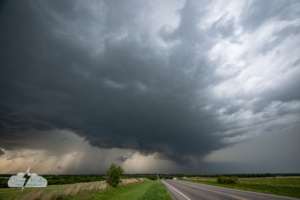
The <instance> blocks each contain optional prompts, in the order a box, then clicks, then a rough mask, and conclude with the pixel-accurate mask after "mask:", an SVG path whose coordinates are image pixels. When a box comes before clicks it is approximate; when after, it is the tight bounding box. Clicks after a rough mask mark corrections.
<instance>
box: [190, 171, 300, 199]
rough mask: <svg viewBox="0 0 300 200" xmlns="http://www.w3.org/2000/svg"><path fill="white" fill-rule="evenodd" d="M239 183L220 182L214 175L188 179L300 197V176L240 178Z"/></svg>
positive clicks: (208, 183)
mask: <svg viewBox="0 0 300 200" xmlns="http://www.w3.org/2000/svg"><path fill="white" fill-rule="evenodd" d="M238 180H239V183H237V184H220V183H218V182H217V178H213V177H192V178H189V179H188V180H186V181H190V182H195V183H203V184H207V185H215V186H221V187H227V188H235V189H241V190H248V191H255V192H262V193H268V194H276V195H283V196H290V197H300V177H299V176H297V177H264V178H239V179H238Z"/></svg>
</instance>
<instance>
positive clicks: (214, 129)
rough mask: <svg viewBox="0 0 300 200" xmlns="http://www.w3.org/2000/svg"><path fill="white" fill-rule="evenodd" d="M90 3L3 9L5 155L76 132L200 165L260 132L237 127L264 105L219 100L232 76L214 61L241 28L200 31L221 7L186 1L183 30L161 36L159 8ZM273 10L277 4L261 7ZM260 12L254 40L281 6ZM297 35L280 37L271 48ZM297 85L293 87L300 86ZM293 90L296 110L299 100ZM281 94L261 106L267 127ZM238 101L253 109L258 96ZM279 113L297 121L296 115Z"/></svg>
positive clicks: (251, 25) (229, 25) (107, 144)
mask: <svg viewBox="0 0 300 200" xmlns="http://www.w3.org/2000/svg"><path fill="white" fill-rule="evenodd" d="M90 3H91V4H86V5H84V3H83V2H81V1H27V2H25V1H22V2H17V1H10V2H7V3H6V4H4V5H5V6H4V8H3V9H2V11H1V13H0V25H1V27H2V28H1V32H0V42H1V44H2V45H1V47H0V54H1V73H0V81H1V93H0V99H1V100H0V106H1V109H2V111H1V123H2V126H1V135H2V136H1V139H0V140H1V145H2V147H3V148H8V146H10V147H11V148H20V146H19V145H23V146H24V147H25V148H46V147H42V146H35V147H33V146H34V145H33V146H30V145H26V142H25V143H23V144H21V143H19V144H18V143H16V142H15V143H14V142H12V141H14V140H16V138H18V137H19V136H22V137H21V138H22V139H24V140H26V136H31V138H34V135H38V131H45V130H53V129H69V130H72V131H73V132H75V133H77V134H79V135H80V136H83V137H84V138H85V139H86V140H88V141H89V143H90V144H92V145H93V146H98V147H101V148H125V149H136V150H139V151H140V152H141V154H144V155H148V154H152V153H155V152H160V153H162V154H163V155H161V156H162V157H164V158H168V159H172V160H176V161H183V160H187V161H191V160H193V159H195V158H201V157H202V156H204V155H206V154H208V153H209V152H211V151H213V150H217V149H220V148H223V147H226V146H227V145H228V143H224V140H226V139H228V137H229V138H234V137H236V136H237V137H238V136H243V135H247V134H248V133H249V132H251V131H250V130H251V126H250V124H249V125H248V126H246V128H244V129H241V127H243V126H244V125H245V124H243V123H242V122H240V121H234V122H233V121H230V120H232V119H233V118H234V117H236V116H239V115H242V114H243V113H242V110H243V108H244V107H247V109H248V108H249V109H250V110H252V109H253V110H255V109H254V108H253V107H255V105H254V104H252V103H251V105H247V104H246V103H245V105H241V104H234V103H233V101H232V100H231V99H221V100H220V99H217V100H216V99H214V97H213V95H212V93H211V91H210V89H211V88H213V87H214V86H217V85H219V84H222V82H223V81H225V79H226V78H228V77H230V76H227V77H225V78H224V76H220V75H218V74H217V73H216V72H215V71H216V70H217V68H218V67H219V65H218V64H220V63H219V61H218V60H217V61H211V59H209V58H208V56H207V52H208V51H210V50H211V49H212V48H213V46H214V45H216V44H217V43H218V41H219V39H220V38H221V39H227V38H231V39H236V38H235V37H236V33H235V30H236V29H237V25H236V23H237V21H236V20H237V19H235V18H234V17H228V16H227V15H226V14H223V15H221V16H220V18H218V19H217V20H215V22H214V23H212V24H211V25H210V26H209V27H207V28H205V29H204V28H199V24H205V23H206V22H205V20H204V19H205V16H206V15H208V14H209V13H210V10H209V9H207V7H209V6H212V4H210V3H209V2H206V3H204V2H201V3H199V2H197V1H187V2H186V3H185V4H184V6H183V8H182V9H181V10H179V11H177V12H178V16H179V18H180V20H179V24H178V26H177V27H175V28H174V29H169V28H168V27H167V26H159V27H155V28H153V27H154V26H155V24H154V25H153V24H151V22H152V21H151V20H152V18H151V17H150V14H151V12H152V11H153V10H155V9H154V8H152V7H151V5H150V3H149V2H144V3H143V4H142V3H140V2H135V1H129V2H126V3H125V2H123V1H122V2H115V1H104V2H94V1H91V2H90ZM267 3H268V5H274V3H272V2H265V3H261V4H267ZM256 4H259V3H258V2H254V3H253V4H251V5H249V7H250V8H249V9H247V10H248V11H249V12H245V14H243V20H242V26H243V28H244V31H247V30H251V31H252V30H254V29H256V28H257V27H259V26H261V25H262V23H263V22H264V21H266V20H268V19H270V18H272V16H275V15H277V14H278V13H277V12H275V11H278V9H279V8H278V9H277V4H276V6H275V7H274V8H273V7H272V9H271V11H270V12H269V13H265V12H262V10H261V9H264V7H267V6H262V7H261V5H256ZM133 8H135V10H133ZM289 8H290V7H289V6H288V7H285V8H284V9H289ZM280 10H282V9H280ZM286 12H287V11H285V10H283V11H282V12H280V14H278V15H279V18H280V19H284V20H288V19H292V16H293V15H297V13H298V12H297V11H294V12H290V13H289V14H286V15H284V13H286ZM257 13H258V14H257ZM298 16H299V15H298ZM255 18H259V19H255ZM152 28H153V29H155V30H156V32H153V31H152ZM298 30H299V28H298V27H294V29H293V28H288V29H286V30H282V31H278V32H277V33H276V34H278V37H277V40H274V41H273V42H272V43H270V44H269V46H270V47H269V48H270V49H272V48H274V47H275V46H278V45H279V44H281V43H282V42H283V41H284V38H286V37H288V36H290V35H293V34H294V35H295V34H298ZM236 40H238V39H236ZM159 41H160V42H159ZM160 43H164V45H163V46H162V45H161V44H160ZM263 51H267V49H265V50H262V52H263ZM291 63H296V61H293V62H291ZM298 66H299V64H296V67H298ZM295 80H297V79H296V78H293V79H291V80H287V81H288V83H289V84H290V85H291V87H295V86H296V85H297V83H296V81H295ZM281 88H283V89H282V91H286V90H285V89H284V87H281ZM294 89H295V90H293V91H292V92H290V93H291V94H293V95H294V96H293V98H292V97H291V98H288V99H287V102H289V101H291V100H292V99H293V100H299V92H296V88H294ZM272 95H273V93H272V92H270V93H267V94H266V95H264V97H265V96H266V97H265V98H262V99H261V100H259V102H262V103H257V107H259V106H261V105H262V104H263V102H265V105H264V106H262V108H261V109H256V110H257V113H260V115H259V116H258V118H259V117H260V116H261V115H263V108H266V107H268V106H269V107H270V102H272V101H273V100H280V98H286V97H282V95H284V94H282V95H280V94H278V95H279V96H278V97H276V98H275V97H272ZM285 96H286V95H285ZM234 98H235V97H233V98H232V99H234ZM239 98H242V99H243V100H245V101H248V100H249V101H252V100H253V99H251V98H252V97H251V95H241V96H239ZM295 105H296V108H298V107H297V105H298V104H295ZM276 106H277V107H282V109H283V111H285V112H287V113H288V114H290V113H291V112H290V110H291V109H290V110H289V108H287V106H285V107H284V106H283V105H282V106H280V105H276ZM276 106H275V107H276ZM277 107H276V108H277ZM222 109H224V110H223V111H222ZM295 110H297V109H295ZM282 113H284V112H282ZM276 114H278V112H276ZM230 116H231V117H230ZM232 116H234V117H232ZM278 116H281V115H278ZM254 117H255V116H254ZM270 118H271V117H266V121H269V120H270ZM234 119H235V118H234ZM236 119H238V118H236ZM255 120H256V118H255V119H254V120H253V121H254V125H253V126H254V127H256V129H260V128H259V127H260V124H261V123H262V122H256V121H255ZM296 121H297V120H296ZM270 126H271V125H270ZM257 127H258V128H257ZM264 129H266V128H265V127H262V130H264ZM28 130H36V132H33V133H30V131H28ZM222 133H228V134H229V135H226V134H225V135H224V134H222ZM8 143H10V145H7V144H8ZM29 144H32V143H29ZM49 148H50V147H49ZM127 159H128V158H125V157H120V159H119V160H120V161H121V162H122V161H123V162H124V161H125V160H127Z"/></svg>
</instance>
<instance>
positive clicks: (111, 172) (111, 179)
mask: <svg viewBox="0 0 300 200" xmlns="http://www.w3.org/2000/svg"><path fill="white" fill-rule="evenodd" d="M123 174H124V170H123V169H122V168H121V167H120V166H117V165H115V164H114V163H113V164H111V166H110V168H109V169H108V170H107V171H106V176H107V179H106V183H107V184H108V185H110V186H113V187H118V184H119V183H121V182H122V181H121V178H120V177H121V176H122V175H123Z"/></svg>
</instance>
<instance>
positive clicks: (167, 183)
mask: <svg viewBox="0 0 300 200" xmlns="http://www.w3.org/2000/svg"><path fill="white" fill-rule="evenodd" d="M163 182H164V183H165V184H167V185H168V186H170V187H171V188H173V189H174V190H175V191H176V192H178V193H179V194H181V195H182V196H184V197H185V198H186V199H188V200H191V199H190V198H188V197H187V196H185V195H184V194H182V193H181V192H180V191H178V190H177V189H175V188H174V187H173V186H171V185H170V184H168V183H166V182H165V181H163Z"/></svg>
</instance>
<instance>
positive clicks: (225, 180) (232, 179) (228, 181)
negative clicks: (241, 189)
mask: <svg viewBox="0 0 300 200" xmlns="http://www.w3.org/2000/svg"><path fill="white" fill-rule="evenodd" d="M217 181H218V183H221V184H222V183H223V184H236V183H238V182H239V180H238V178H237V177H236V176H231V177H227V176H220V177H218V179H217Z"/></svg>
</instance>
